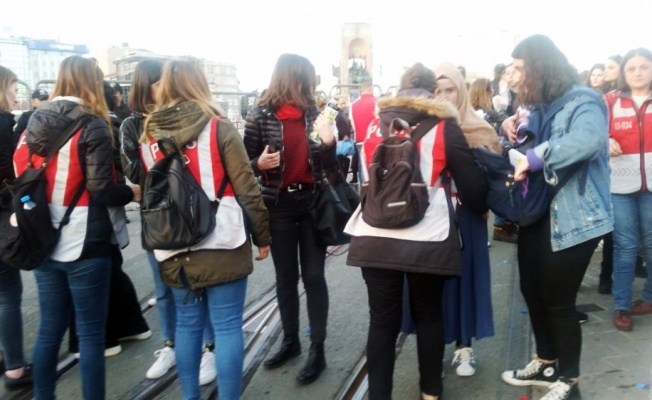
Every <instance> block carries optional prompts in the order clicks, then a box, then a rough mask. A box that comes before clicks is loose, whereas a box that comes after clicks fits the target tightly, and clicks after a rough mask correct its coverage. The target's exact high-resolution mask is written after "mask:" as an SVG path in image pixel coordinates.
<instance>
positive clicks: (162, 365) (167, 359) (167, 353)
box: [145, 346, 177, 379]
mask: <svg viewBox="0 0 652 400" xmlns="http://www.w3.org/2000/svg"><path fill="white" fill-rule="evenodd" d="M154 357H157V360H156V362H154V364H153V365H152V366H151V367H150V368H149V369H148V370H147V373H146V374H145V377H146V378H147V379H158V378H160V377H162V376H163V375H165V373H166V372H168V371H169V370H170V368H172V367H174V366H175V365H176V363H177V360H176V358H175V356H174V349H173V348H172V347H167V346H166V347H164V348H162V349H161V350H156V351H155V352H154Z"/></svg>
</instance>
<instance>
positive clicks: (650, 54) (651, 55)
mask: <svg viewBox="0 0 652 400" xmlns="http://www.w3.org/2000/svg"><path fill="white" fill-rule="evenodd" d="M636 56H641V57H643V58H647V59H648V60H650V61H652V51H650V50H648V49H646V48H644V47H639V48H638V49H634V50H630V51H628V52H627V54H625V56H624V57H623V60H622V62H621V63H620V76H619V77H618V88H619V89H620V90H625V91H628V92H629V91H631V88H630V87H629V85H628V84H627V81H626V80H625V65H626V64H627V62H628V61H629V60H631V59H632V58H634V57H636ZM650 89H652V82H650Z"/></svg>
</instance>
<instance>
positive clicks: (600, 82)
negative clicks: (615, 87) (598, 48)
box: [586, 64, 606, 93]
mask: <svg viewBox="0 0 652 400" xmlns="http://www.w3.org/2000/svg"><path fill="white" fill-rule="evenodd" d="M586 86H588V87H590V88H591V89H595V90H597V91H598V92H600V93H605V89H606V88H605V81H604V64H594V65H593V66H592V67H591V69H590V70H589V77H588V80H587V81H586Z"/></svg>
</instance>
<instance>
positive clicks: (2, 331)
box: [0, 65, 32, 388]
mask: <svg viewBox="0 0 652 400" xmlns="http://www.w3.org/2000/svg"><path fill="white" fill-rule="evenodd" d="M17 90H18V77H17V76H16V74H14V73H13V72H12V71H11V70H9V69H7V68H5V67H3V66H1V65H0V190H2V189H4V182H5V179H7V180H10V181H11V180H13V179H14V167H13V165H12V160H11V158H12V156H13V153H14V144H13V126H14V124H15V123H16V122H15V120H14V114H12V113H11V110H13V109H14V104H15V103H16V91H17ZM2 201H5V200H2ZM22 297H23V282H22V280H21V278H20V271H19V270H18V269H15V268H11V267H10V266H9V265H7V264H5V263H3V262H2V261H0V374H2V373H4V374H5V385H6V386H7V387H8V388H14V387H18V386H22V385H26V384H31V383H32V369H31V365H27V364H25V358H24V355H23V314H22V312H21V309H20V304H21V302H22Z"/></svg>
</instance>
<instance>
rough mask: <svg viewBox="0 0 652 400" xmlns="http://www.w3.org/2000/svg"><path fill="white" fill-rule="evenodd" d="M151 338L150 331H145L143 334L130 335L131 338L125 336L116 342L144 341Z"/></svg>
mask: <svg viewBox="0 0 652 400" xmlns="http://www.w3.org/2000/svg"><path fill="white" fill-rule="evenodd" d="M150 337H152V331H151V330H150V331H147V332H143V333H139V334H137V335H131V336H125V337H122V338H120V339H118V342H126V341H127V340H146V339H149V338H150Z"/></svg>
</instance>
